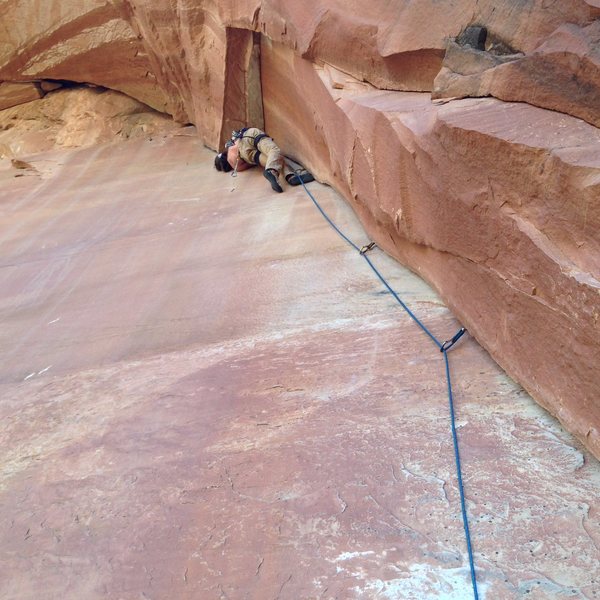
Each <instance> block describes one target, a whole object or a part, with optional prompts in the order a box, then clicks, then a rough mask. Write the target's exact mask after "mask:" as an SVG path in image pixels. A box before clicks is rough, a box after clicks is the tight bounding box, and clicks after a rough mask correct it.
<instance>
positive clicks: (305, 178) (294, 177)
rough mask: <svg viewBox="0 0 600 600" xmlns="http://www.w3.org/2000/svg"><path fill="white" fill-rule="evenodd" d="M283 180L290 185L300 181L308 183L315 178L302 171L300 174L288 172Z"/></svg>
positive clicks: (297, 183) (298, 183)
mask: <svg viewBox="0 0 600 600" xmlns="http://www.w3.org/2000/svg"><path fill="white" fill-rule="evenodd" d="M285 180H286V181H287V182H288V183H289V184H290V185H300V184H301V183H310V182H311V181H314V180H315V178H314V177H313V176H312V175H311V174H310V173H308V172H306V173H302V174H300V175H296V174H294V173H290V174H289V175H287V176H286V178H285Z"/></svg>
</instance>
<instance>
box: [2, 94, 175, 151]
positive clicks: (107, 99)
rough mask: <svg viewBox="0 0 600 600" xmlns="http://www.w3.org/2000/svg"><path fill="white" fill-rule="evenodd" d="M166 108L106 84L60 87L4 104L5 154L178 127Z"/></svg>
mask: <svg viewBox="0 0 600 600" xmlns="http://www.w3.org/2000/svg"><path fill="white" fill-rule="evenodd" d="M178 128H179V125H177V124H176V123H174V122H173V120H172V119H171V118H169V117H168V116H167V115H165V114H163V113H159V112H158V111H155V110H153V109H151V108H150V107H149V106H146V105H145V104H142V103H141V102H139V101H138V100H134V99H133V98H131V97H129V96H126V95H125V94H121V93H120V92H115V91H114V90H107V89H105V88H90V87H79V88H69V89H59V90H56V91H53V92H52V93H49V94H47V95H46V96H44V97H43V98H39V96H38V99H37V100H34V101H31V102H27V103H26V104H19V105H18V106H15V107H12V108H10V109H6V110H0V159H1V158H6V157H9V158H13V157H19V156H27V155H30V154H36V153H39V152H43V151H47V150H51V149H53V148H56V147H82V146H93V145H94V144H98V143H102V142H107V141H114V140H116V139H129V138H135V137H140V136H144V137H146V138H147V137H149V136H151V135H156V134H159V133H163V132H166V131H173V130H174V129H178Z"/></svg>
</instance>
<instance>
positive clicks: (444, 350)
mask: <svg viewBox="0 0 600 600" xmlns="http://www.w3.org/2000/svg"><path fill="white" fill-rule="evenodd" d="M299 179H300V182H301V183H302V187H303V188H304V191H305V192H306V193H307V194H308V197H309V198H310V199H311V200H312V202H313V204H314V205H315V207H316V208H317V209H318V210H319V212H320V213H321V215H323V217H324V218H325V220H326V221H327V222H328V223H329V225H331V227H332V228H333V229H334V230H335V231H336V232H337V234H338V235H339V236H340V237H341V238H342V239H343V240H344V241H345V242H346V243H348V244H349V245H350V246H352V248H354V250H356V251H357V252H358V253H359V254H360V255H361V256H362V257H363V258H364V259H365V260H366V261H367V264H368V265H369V267H371V269H372V270H373V272H374V273H375V275H377V278H378V279H379V281H381V283H382V284H383V285H384V286H385V288H386V289H387V291H388V292H389V293H390V294H391V295H392V296H393V297H394V298H395V300H396V301H397V302H398V304H399V305H400V306H401V307H402V308H403V309H404V310H405V311H406V313H407V314H408V315H409V316H410V318H411V319H412V320H413V321H414V322H415V323H416V324H417V325H418V326H419V327H420V328H421V329H422V330H423V331H424V332H425V334H427V336H428V337H429V338H430V339H431V340H432V341H433V343H434V344H435V345H436V346H437V348H438V350H439V351H440V352H441V353H442V354H443V355H444V363H445V366H446V382H447V384H448V404H449V406H450V427H451V430H452V443H453V445H454V460H455V463H456V474H457V480H458V491H459V494H460V507H461V512H462V521H463V528H464V531H465V539H466V541H467V553H468V555H469V568H470V571H471V583H472V585H473V596H474V598H475V600H479V594H478V592H477V578H476V576H475V561H474V560H473V548H472V545H471V534H470V531H469V518H468V516H467V507H466V502H465V490H464V485H463V479H462V467H461V463H460V452H459V448H458V434H457V433H456V419H455V415H454V397H453V394H452V381H451V379H450V361H449V360H448V350H450V348H452V346H454V344H455V343H456V342H457V341H458V340H459V339H460V337H461V336H462V335H463V334H464V333H465V329H464V327H461V329H459V330H458V332H457V333H456V334H455V335H454V337H453V338H452V339H450V340H447V341H445V342H443V343H442V342H440V341H439V340H438V339H437V338H436V337H435V335H433V333H431V331H429V329H427V327H426V326H425V325H424V324H423V322H422V321H420V320H419V319H418V317H417V316H416V315H415V314H414V313H413V312H412V311H411V310H410V308H409V307H408V306H407V305H406V304H405V303H404V302H403V301H402V299H401V298H400V296H399V295H398V294H397V293H396V292H395V291H394V289H393V288H392V287H391V286H390V284H389V283H388V282H387V281H386V279H385V277H383V275H382V274H381V273H380V272H379V270H378V269H377V267H376V266H375V265H374V264H373V263H372V262H371V260H370V259H369V257H368V256H367V251H368V250H370V249H371V248H372V247H373V245H374V244H370V245H369V246H364V247H363V248H362V249H361V248H360V247H359V246H358V245H357V244H355V243H354V242H353V241H352V240H351V239H350V238H349V237H348V236H346V235H345V234H344V233H343V232H342V231H341V229H340V228H339V227H338V226H337V225H336V224H335V223H334V222H333V221H332V220H331V218H330V217H329V215H328V214H327V213H326V212H325V211H324V210H323V208H322V207H321V205H320V204H319V202H318V201H317V199H316V198H315V197H314V196H313V195H312V193H311V192H310V190H309V189H308V188H307V187H306V184H305V183H304V181H302V178H301V177H299Z"/></svg>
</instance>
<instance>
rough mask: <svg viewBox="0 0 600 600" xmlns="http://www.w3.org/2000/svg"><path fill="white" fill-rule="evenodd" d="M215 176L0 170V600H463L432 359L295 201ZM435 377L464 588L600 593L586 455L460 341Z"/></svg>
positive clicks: (415, 332)
mask: <svg viewBox="0 0 600 600" xmlns="http://www.w3.org/2000/svg"><path fill="white" fill-rule="evenodd" d="M212 157H213V154H212V153H211V152H209V151H207V150H206V149H204V148H202V147H201V145H200V143H199V141H198V139H197V138H196V137H195V136H192V134H191V133H190V134H189V135H185V136H177V137H171V138H160V139H153V140H152V141H132V142H128V143H126V144H122V145H114V144H113V145H109V146H98V147H95V148H88V149H83V150H77V151H64V150H63V151H54V152H49V153H46V154H42V155H38V156H36V157H31V158H30V159H29V160H30V161H31V163H32V164H33V166H34V167H35V169H36V172H32V173H28V174H27V176H25V177H20V178H15V177H14V176H13V175H14V170H12V169H10V168H9V167H8V166H7V165H6V164H5V163H0V184H1V185H0V225H1V226H0V231H1V232H2V234H1V237H0V256H1V257H2V259H1V264H0V311H1V312H0V316H1V318H2V323H3V327H2V329H1V330H0V352H1V353H2V356H3V360H2V363H1V364H0V382H1V383H0V420H1V422H2V424H3V426H2V428H1V429H0V443H1V444H2V448H3V452H2V454H1V457H0V462H1V464H2V469H0V472H1V478H0V509H1V511H2V514H3V519H2V521H1V522H0V566H1V572H2V577H1V578H0V597H3V598H11V599H16V600H33V599H36V600H37V599H39V598H41V597H43V598H48V599H49V600H51V599H55V598H86V599H89V600H94V599H96V598H106V597H111V598H113V597H114V598H123V599H125V600H128V599H134V598H153V599H157V600H161V599H165V600H166V599H172V598H181V599H186V598H190V599H192V598H203V599H207V600H212V599H215V600H216V599H221V598H225V597H228V598H236V599H243V598H248V599H250V598H280V599H281V600H297V599H298V598H319V597H320V598H324V599H328V600H333V599H334V598H348V599H354V598H356V599H358V598H361V599H362V598H364V599H366V598H369V599H371V598H381V599H386V598H387V599H389V598H398V599H400V598H402V599H404V598H423V597H426V598H440V599H441V598H453V599H454V598H457V599H458V598H460V599H462V598H469V597H472V592H471V590H470V581H469V576H468V566H467V562H466V550H465V543H464V535H463V531H462V525H461V521H460V507H459V498H458V492H457V488H456V476H455V470H454V462H453V456H452V440H451V437H450V429H449V421H448V405H447V396H446V388H445V384H444V380H443V375H444V366H443V360H442V358H441V355H440V353H439V352H438V350H437V348H436V347H435V346H434V345H433V344H432V343H431V342H430V341H429V339H428V338H427V337H426V336H425V335H424V334H423V333H422V331H421V330H420V329H419V328H418V327H417V326H416V325H415V324H414V323H413V322H412V321H411V320H410V319H409V318H408V317H407V316H406V314H405V313H404V312H403V311H401V310H400V309H399V307H398V305H397V304H396V303H395V302H394V301H393V299H392V298H391V296H389V294H387V293H384V290H383V288H382V286H381V284H380V283H379V282H378V281H377V280H376V279H375V278H374V276H373V274H372V272H371V271H370V269H368V267H367V266H366V265H365V263H364V261H363V260H362V259H361V258H360V257H359V256H358V255H357V254H356V253H355V252H354V251H352V250H351V249H350V247H349V246H348V245H346V244H345V243H344V242H343V241H342V240H341V239H340V238H338V237H337V236H336V234H335V233H334V232H333V231H332V230H331V228H330V227H329V226H328V225H327V224H326V222H325V221H324V220H323V219H322V217H321V216H320V215H319V213H318V211H317V210H316V209H315V208H314V206H313V205H312V203H311V202H310V200H309V199H308V198H307V196H306V195H305V194H304V192H303V191H302V190H301V189H300V190H299V189H297V188H286V190H285V193H284V194H274V193H272V192H271V190H270V188H269V186H268V185H267V184H266V182H265V180H264V179H263V177H261V175H260V173H259V172H256V171H254V172H253V171H250V172H247V173H242V174H240V176H239V177H238V178H237V179H236V180H234V179H232V178H230V177H227V176H224V175H222V174H219V173H217V172H216V171H215V170H214V169H213V167H212ZM36 173H37V174H36ZM233 186H234V187H235V191H231V190H232V187H233ZM310 189H311V190H312V191H313V193H314V194H315V195H316V196H317V198H318V199H319V200H320V201H321V202H322V203H323V206H324V208H325V209H326V210H327V211H328V213H329V214H330V215H331V217H332V218H334V220H335V221H336V223H337V224H338V225H339V226H341V227H342V228H343V230H344V231H345V232H346V233H347V234H348V235H350V236H351V237H352V239H353V240H355V241H356V242H357V243H359V244H361V243H363V242H364V241H367V240H368V239H369V238H368V237H367V234H366V233H365V232H364V231H363V230H362V229H361V227H360V225H359V224H358V222H357V220H356V218H355V217H354V215H353V214H352V212H351V210H350V209H349V207H348V206H347V204H346V203H345V202H343V200H342V198H341V197H339V196H338V195H337V194H336V193H335V192H333V191H332V190H331V188H327V187H325V186H321V185H318V184H310ZM371 259H372V260H373V261H374V262H375V263H376V264H377V266H378V267H379V268H380V269H381V270H382V272H384V274H385V275H386V276H387V277H388V278H389V281H390V283H391V285H392V286H393V287H394V289H396V290H397V291H398V292H399V293H400V294H401V295H402V297H403V299H404V300H405V301H406V302H407V303H408V304H409V305H410V307H411V308H412V309H413V310H414V311H415V312H416V313H417V314H418V316H419V317H420V318H422V319H423V321H424V322H425V323H426V324H427V326H428V327H430V328H431V330H432V331H433V332H434V333H435V334H436V335H437V336H439V337H440V338H442V339H444V338H445V337H450V336H451V335H452V334H453V333H454V332H455V331H456V329H457V327H458V325H459V324H458V323H457V322H456V320H455V319H454V318H453V317H452V316H451V314H450V313H449V311H448V310H447V309H446V308H445V307H444V305H443V304H442V303H441V302H440V299H439V298H438V297H437V295H436V294H435V293H434V292H433V291H432V290H431V289H429V288H428V287H427V286H426V285H425V284H424V283H423V282H422V281H421V280H420V279H419V278H417V277H415V276H414V275H412V274H411V273H409V272H408V271H406V270H405V269H403V268H402V267H400V266H399V265H398V264H397V263H396V262H395V261H393V260H392V259H391V258H389V257H387V256H386V255H385V254H383V253H382V252H381V251H379V250H375V251H373V253H372V254H371ZM450 361H451V367H452V375H453V380H454V393H455V402H456V410H457V419H458V421H457V426H458V431H459V436H460V443H461V451H462V458H463V467H464V469H463V476H464V480H465V486H466V493H467V506H468V510H469V514H470V517H471V533H472V537H473V545H474V551H475V561H476V566H477V574H478V581H479V586H480V587H479V589H480V597H481V598H482V599H488V600H490V599H492V598H493V599H494V600H497V599H499V600H509V599H510V600H512V599H514V598H521V597H527V598H536V599H538V600H540V599H547V600H551V599H552V600H553V599H555V598H561V597H580V598H587V599H590V600H592V599H594V598H596V597H597V596H598V594H600V581H599V579H598V577H597V572H598V569H597V567H598V564H599V561H600V552H599V550H598V548H599V547H600V522H599V519H598V514H599V513H598V511H599V508H600V507H599V506H598V499H599V498H600V493H599V492H600V466H599V464H598V462H597V461H596V460H595V459H594V458H593V457H592V456H590V455H589V454H588V453H587V451H586V450H584V449H583V448H582V447H581V446H579V444H578V443H577V442H576V441H575V440H574V439H573V438H572V437H571V436H570V435H569V434H567V433H565V432H564V431H563V430H562V429H561V427H560V426H559V424H558V423H557V422H556V421H555V420H553V419H552V418H551V417H550V416H549V415H548V414H547V413H546V412H544V411H543V410H541V409H540V408H539V407H538V406H537V405H536V404H535V403H534V402H532V400H531V399H530V398H529V397H528V396H527V394H525V393H524V392H523V390H522V389H521V388H520V387H519V386H517V385H515V384H514V383H513V382H512V381H511V380H510V379H508V378H507V377H506V375H505V374H504V373H503V372H502V371H501V370H500V369H499V368H498V367H497V366H496V365H495V363H494V362H493V361H492V360H491V359H490V358H489V356H488V355H487V353H486V352H485V351H483V350H482V349H481V347H479V346H478V345H477V343H476V342H475V341H474V340H473V339H472V338H469V337H466V338H463V340H461V342H460V344H459V345H457V346H456V347H455V348H454V349H453V350H452V351H451V354H450Z"/></svg>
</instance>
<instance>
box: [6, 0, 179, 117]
mask: <svg viewBox="0 0 600 600" xmlns="http://www.w3.org/2000/svg"><path fill="white" fill-rule="evenodd" d="M38 79H65V80H70V81H76V82H80V83H93V84H96V85H102V86H105V87H108V88H111V89H114V90H118V91H120V92H123V93H125V94H128V95H130V96H132V97H134V98H136V99H138V100H139V101H141V102H143V103H144V104H148V105H149V106H152V107H153V108H155V109H156V110H160V111H170V106H169V104H170V100H169V99H168V98H167V97H166V96H165V94H164V92H163V90H162V89H161V88H160V86H158V85H157V83H156V77H155V75H154V73H153V72H152V68H151V66H150V62H149V60H148V55H147V54H146V52H145V51H144V48H143V46H142V44H141V42H140V39H139V38H138V37H137V34H136V33H135V32H134V30H133V29H132V27H131V24H130V23H129V21H128V20H127V12H126V10H125V6H124V5H123V3H121V2H103V1H98V0H76V1H69V2H64V1H62V0H44V2H43V3H42V2H20V1H19V0H5V1H4V2H3V3H2V33H1V37H0V81H1V80H5V81H32V80H38Z"/></svg>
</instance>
